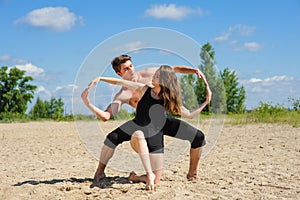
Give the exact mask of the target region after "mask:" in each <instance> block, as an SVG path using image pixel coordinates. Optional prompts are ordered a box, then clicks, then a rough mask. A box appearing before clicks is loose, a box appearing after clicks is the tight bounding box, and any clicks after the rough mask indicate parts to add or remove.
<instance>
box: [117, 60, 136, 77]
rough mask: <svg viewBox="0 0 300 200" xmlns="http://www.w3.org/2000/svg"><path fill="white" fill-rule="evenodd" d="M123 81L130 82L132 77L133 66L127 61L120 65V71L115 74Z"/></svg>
mask: <svg viewBox="0 0 300 200" xmlns="http://www.w3.org/2000/svg"><path fill="white" fill-rule="evenodd" d="M117 74H118V75H119V76H121V77H122V78H123V79H125V80H131V79H132V78H133V75H134V66H133V64H132V62H131V61H130V60H127V61H126V62H125V63H122V64H121V69H120V71H119V72H117Z"/></svg>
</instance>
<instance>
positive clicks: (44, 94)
mask: <svg viewBox="0 0 300 200" xmlns="http://www.w3.org/2000/svg"><path fill="white" fill-rule="evenodd" d="M35 92H36V96H39V97H40V98H42V99H44V100H49V99H50V98H51V96H52V94H51V92H50V91H49V90H47V89H46V88H45V87H44V86H41V85H40V86H38V87H37V89H36V91H35Z"/></svg>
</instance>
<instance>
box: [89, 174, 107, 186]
mask: <svg viewBox="0 0 300 200" xmlns="http://www.w3.org/2000/svg"><path fill="white" fill-rule="evenodd" d="M105 176H106V175H105V173H104V172H102V173H99V174H98V173H96V174H95V175H94V180H93V184H92V185H97V184H98V183H99V182H100V180H101V179H103V178H105Z"/></svg>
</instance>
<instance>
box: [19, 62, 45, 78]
mask: <svg viewBox="0 0 300 200" xmlns="http://www.w3.org/2000/svg"><path fill="white" fill-rule="evenodd" d="M16 67H17V68H18V69H20V70H24V71H26V75H27V76H31V77H32V78H34V79H35V78H42V77H44V76H45V70H44V69H42V68H39V67H37V66H35V65H33V64H32V63H27V64H25V65H16Z"/></svg>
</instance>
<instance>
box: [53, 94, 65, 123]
mask: <svg viewBox="0 0 300 200" xmlns="http://www.w3.org/2000/svg"><path fill="white" fill-rule="evenodd" d="M63 113H64V102H63V101H62V98H61V97H60V98H59V99H55V98H54V97H52V98H51V99H50V116H51V118H52V119H56V120H60V119H62V118H63Z"/></svg>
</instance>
